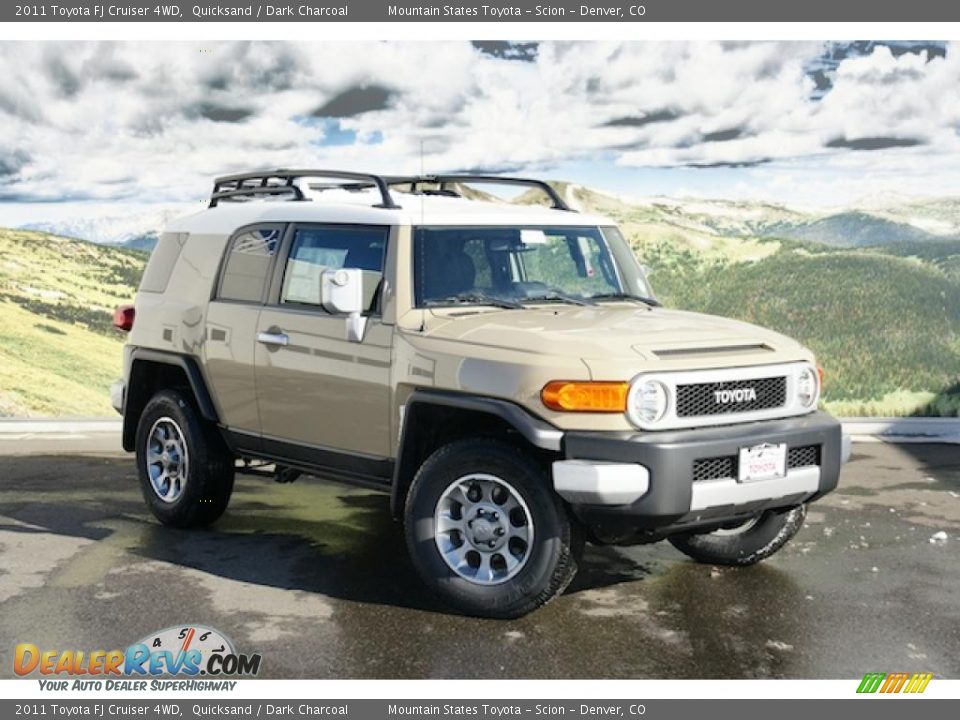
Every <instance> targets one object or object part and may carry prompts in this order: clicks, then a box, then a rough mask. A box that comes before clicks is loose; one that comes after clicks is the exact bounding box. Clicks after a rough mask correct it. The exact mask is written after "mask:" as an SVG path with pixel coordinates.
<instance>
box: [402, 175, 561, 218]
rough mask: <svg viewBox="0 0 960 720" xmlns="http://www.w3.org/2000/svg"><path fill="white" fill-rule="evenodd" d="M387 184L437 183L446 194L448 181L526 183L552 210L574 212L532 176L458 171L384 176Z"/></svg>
mask: <svg viewBox="0 0 960 720" xmlns="http://www.w3.org/2000/svg"><path fill="white" fill-rule="evenodd" d="M386 181H387V184H388V185H406V184H410V185H411V186H412V187H413V188H414V192H416V187H417V186H418V185H421V184H424V183H426V184H430V185H438V186H439V190H440V192H442V193H444V194H446V193H450V192H452V191H451V190H450V189H449V188H447V187H446V185H448V184H450V183H482V184H488V185H526V186H528V187H532V188H536V189H538V190H540V191H541V192H543V194H544V195H546V196H547V198H548V199H549V200H550V202H551V203H552V207H553V209H554V210H565V211H567V212H575V211H574V210H573V208H571V207H570V206H569V205H567V203H566V202H565V201H564V199H563V198H562V197H560V193H558V192H557V191H556V189H555V188H554V187H553V186H552V185H550V183H548V182H546V181H544V180H535V179H533V178H520V177H509V176H508V177H501V176H499V175H471V174H469V173H460V174H453V175H419V176H417V175H410V176H395V177H388V178H386Z"/></svg>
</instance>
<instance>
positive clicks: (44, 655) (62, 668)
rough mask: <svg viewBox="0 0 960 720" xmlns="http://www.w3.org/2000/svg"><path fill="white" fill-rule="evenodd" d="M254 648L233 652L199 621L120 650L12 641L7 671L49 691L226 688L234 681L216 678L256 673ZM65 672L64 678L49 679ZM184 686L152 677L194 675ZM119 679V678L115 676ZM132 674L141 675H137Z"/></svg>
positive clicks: (228, 643)
mask: <svg viewBox="0 0 960 720" xmlns="http://www.w3.org/2000/svg"><path fill="white" fill-rule="evenodd" d="M260 660H261V655H260V654H259V653H253V654H242V653H238V652H237V651H236V650H235V649H234V646H233V643H232V642H231V641H230V639H229V638H227V637H226V636H225V635H224V634H223V633H221V632H220V631H218V630H214V629H213V628H209V627H204V626H202V625H185V626H178V627H169V628H166V629H164V630H160V631H159V632H156V633H151V634H150V635H147V636H146V637H145V638H143V639H142V640H140V641H139V642H136V643H133V644H132V645H130V646H129V647H127V648H126V649H125V650H72V649H67V650H60V649H45V650H41V649H40V648H39V647H37V645H35V644H34V643H20V644H18V645H17V647H16V650H15V652H14V658H13V671H14V672H15V673H16V674H17V675H18V676H20V677H25V676H29V675H32V674H39V675H40V676H41V677H44V678H48V679H46V680H41V681H40V682H41V683H42V684H43V686H44V689H50V690H67V689H77V690H86V689H89V690H103V689H106V690H145V689H147V680H151V683H150V689H151V690H154V689H210V690H216V689H232V688H233V686H234V685H235V684H236V683H235V682H215V681H214V679H216V680H217V681H219V680H220V679H221V678H233V677H253V676H255V675H257V673H259V672H260ZM51 676H68V677H71V678H73V680H72V682H71V681H70V680H53V679H52V677H51ZM199 676H203V677H204V678H210V680H209V681H205V682H202V683H201V682H192V683H190V687H189V688H188V687H186V686H184V687H181V685H180V684H170V683H168V682H157V681H154V680H153V678H160V677H174V678H188V679H191V680H194V679H196V678H198V677H199ZM117 678H124V679H117ZM137 678H143V679H142V680H137Z"/></svg>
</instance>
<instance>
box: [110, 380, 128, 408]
mask: <svg viewBox="0 0 960 720" xmlns="http://www.w3.org/2000/svg"><path fill="white" fill-rule="evenodd" d="M126 395H127V383H126V382H125V381H123V380H114V381H113V383H111V385H110V404H111V405H113V409H114V410H116V411H117V412H118V413H120V414H121V415H123V403H124V401H125V400H126Z"/></svg>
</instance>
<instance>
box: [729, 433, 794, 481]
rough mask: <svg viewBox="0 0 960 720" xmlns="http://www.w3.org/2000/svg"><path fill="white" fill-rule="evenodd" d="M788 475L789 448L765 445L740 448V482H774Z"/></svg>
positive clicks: (782, 445) (782, 444)
mask: <svg viewBox="0 0 960 720" xmlns="http://www.w3.org/2000/svg"><path fill="white" fill-rule="evenodd" d="M786 474H787V446H786V444H785V443H780V444H777V445H774V444H772V443H763V444H761V445H754V446H753V447H747V448H740V476H739V478H738V479H739V481H740V482H743V483H745V482H757V481H759V480H773V479H775V478H782V477H784V476H785V475H786Z"/></svg>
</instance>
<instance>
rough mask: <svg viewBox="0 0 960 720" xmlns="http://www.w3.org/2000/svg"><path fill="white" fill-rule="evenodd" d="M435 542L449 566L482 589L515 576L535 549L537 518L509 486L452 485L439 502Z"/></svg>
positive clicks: (492, 482)
mask: <svg viewBox="0 0 960 720" xmlns="http://www.w3.org/2000/svg"><path fill="white" fill-rule="evenodd" d="M434 528H435V530H434V538H435V540H436V544H437V549H438V550H439V551H440V556H441V557H442V558H443V560H444V562H446V564H447V565H448V566H449V567H450V569H451V570H453V571H454V572H455V573H456V574H457V575H459V576H460V577H462V578H464V579H465V580H469V581H470V582H472V583H476V584H479V585H496V584H498V583H502V582H506V581H507V580H509V579H510V578H512V577H513V576H514V575H516V574H517V573H518V572H520V570H521V569H522V568H523V566H524V565H525V564H526V563H527V560H528V559H529V556H530V552H531V548H532V547H533V516H532V515H531V514H530V510H529V508H527V505H526V503H525V502H524V500H523V497H522V496H521V495H520V493H519V492H517V490H516V489H515V488H514V487H513V486H511V485H510V484H509V483H508V482H506V481H505V480H503V479H501V478H498V477H495V476H493V475H486V474H479V473H477V474H472V475H465V476H463V477H461V478H458V479H457V480H455V481H454V482H452V483H451V484H450V485H449V486H448V487H447V489H446V490H445V491H444V493H443V494H442V495H441V496H440V499H439V500H438V501H437V508H436V513H435V515H434Z"/></svg>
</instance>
